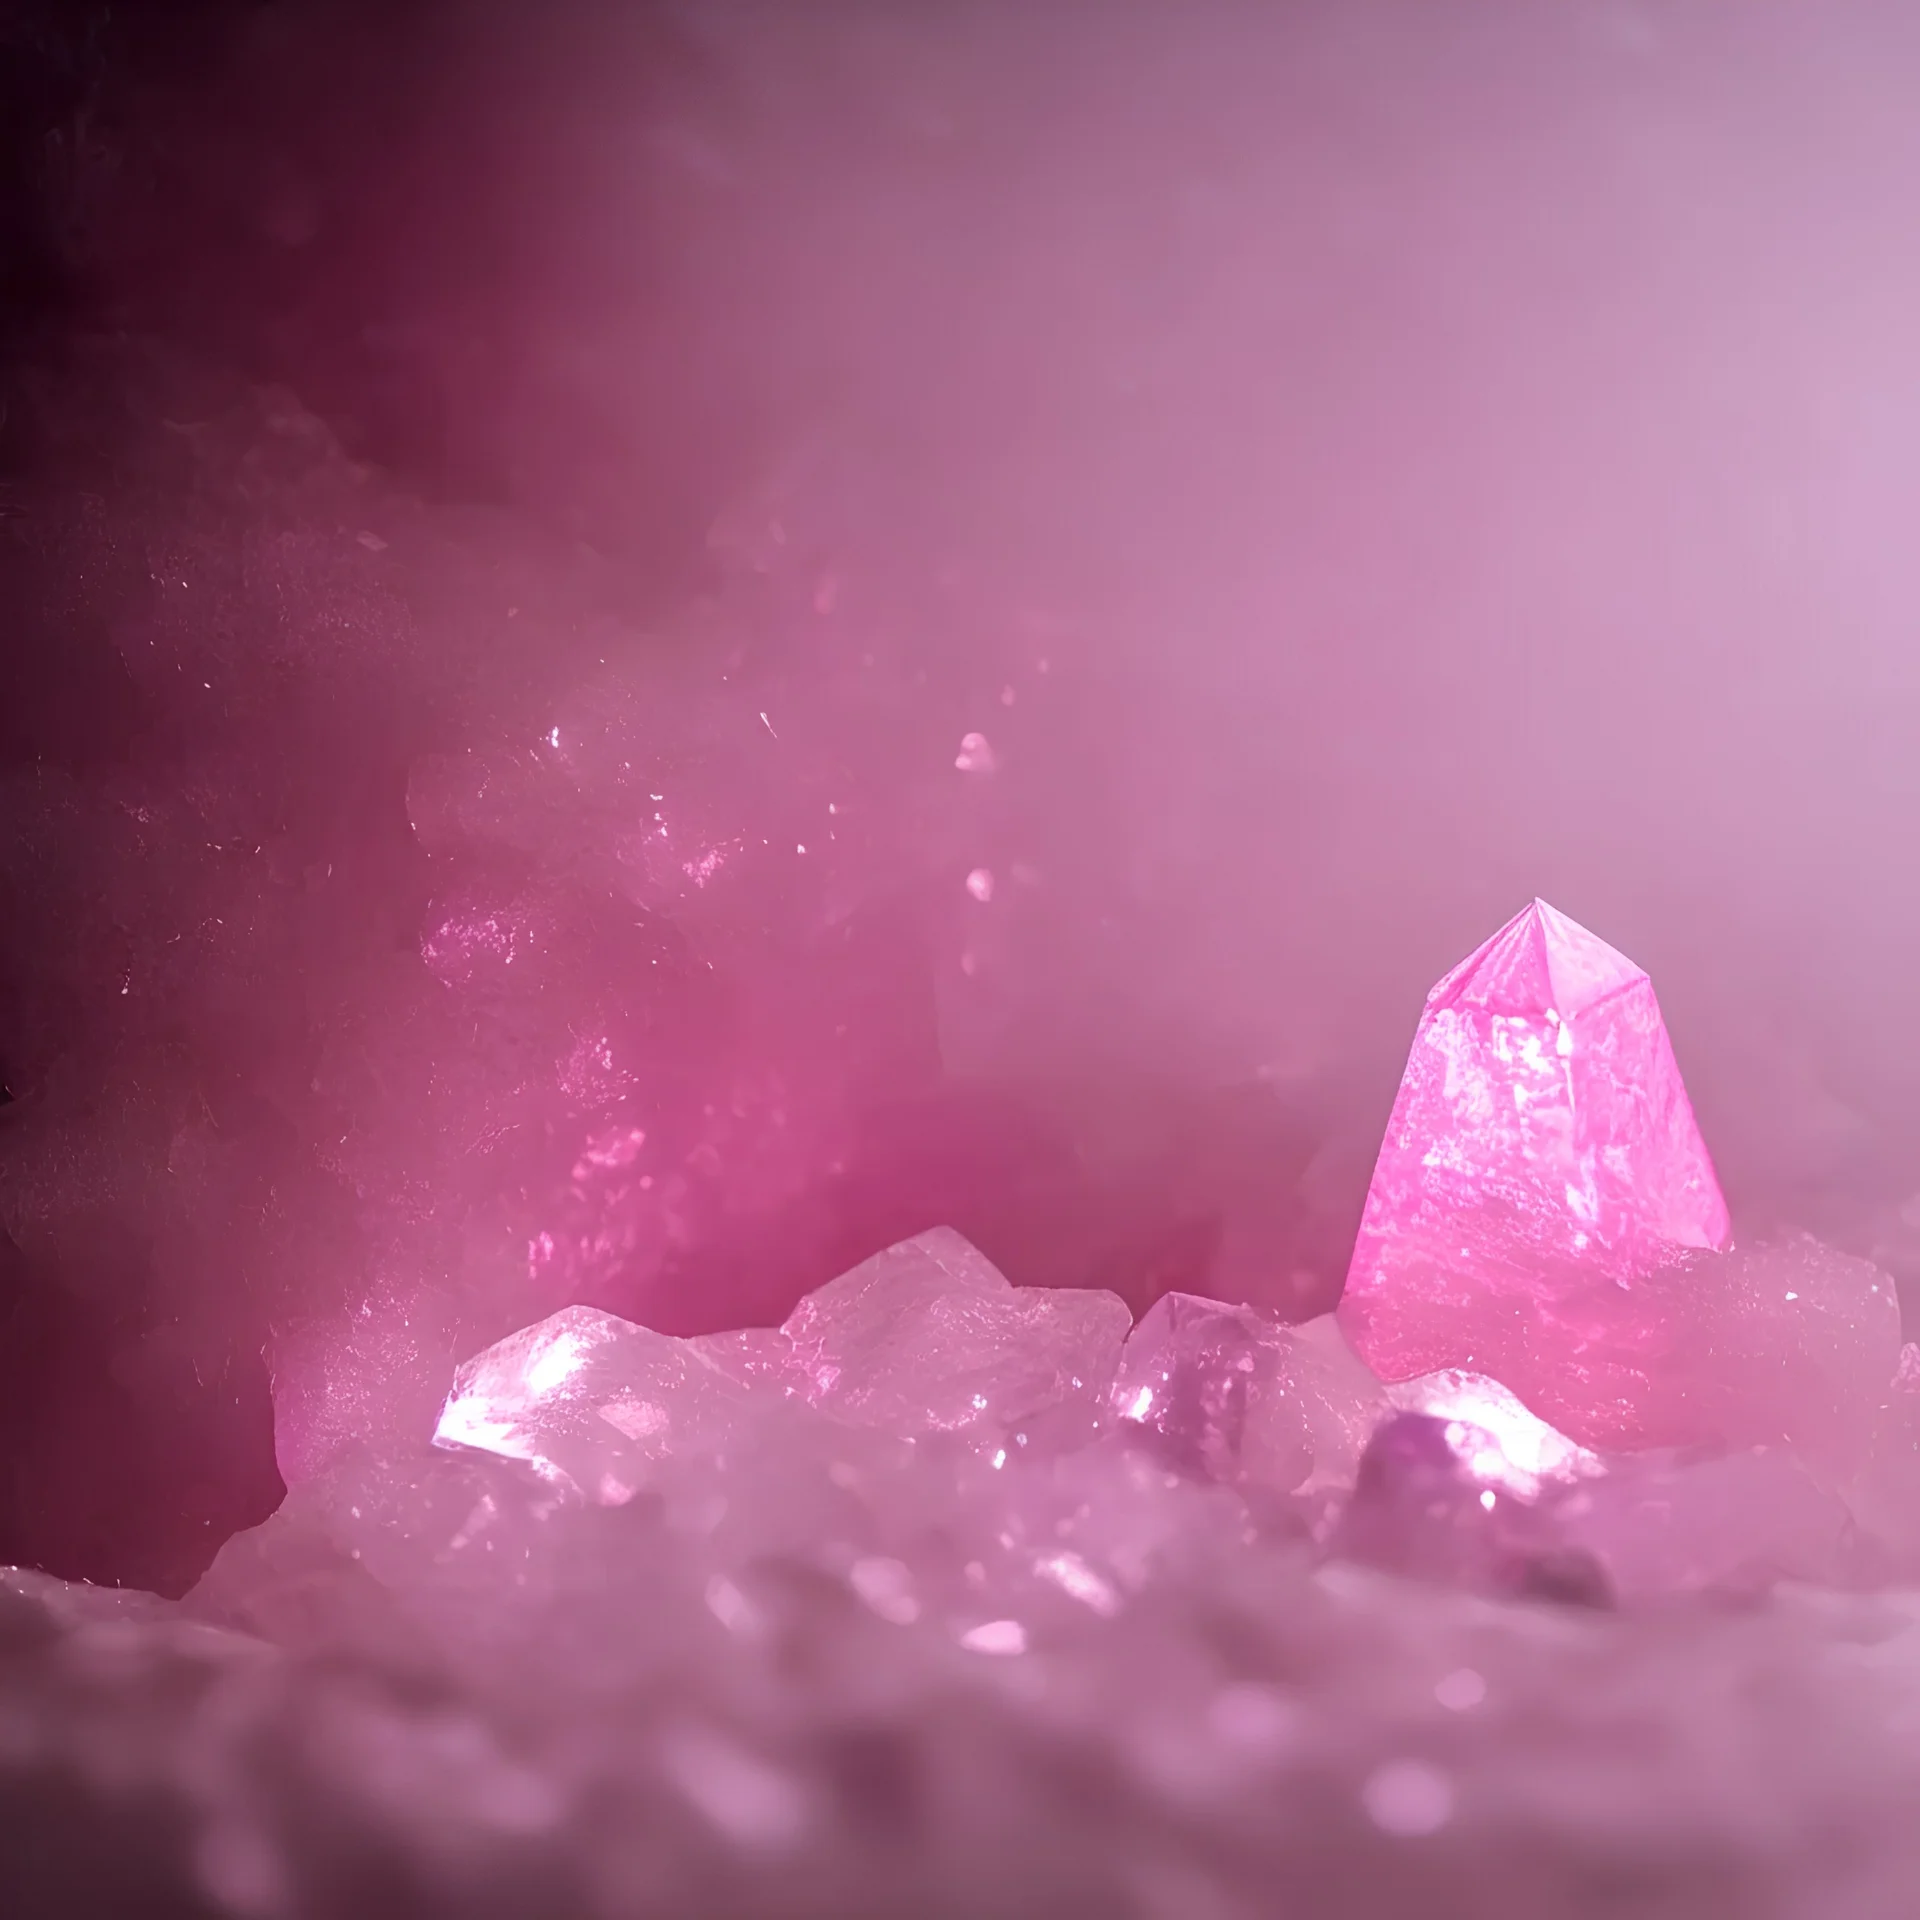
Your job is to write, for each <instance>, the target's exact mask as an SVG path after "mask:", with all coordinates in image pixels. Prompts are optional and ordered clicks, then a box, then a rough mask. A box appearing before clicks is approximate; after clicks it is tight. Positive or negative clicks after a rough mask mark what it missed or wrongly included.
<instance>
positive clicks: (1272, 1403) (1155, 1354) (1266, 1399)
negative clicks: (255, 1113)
mask: <svg viewBox="0 0 1920 1920" xmlns="http://www.w3.org/2000/svg"><path fill="white" fill-rule="evenodd" d="M1112 1406H1113V1411H1114V1413H1115V1414H1116V1415H1117V1416H1118V1417H1119V1418H1120V1419H1122V1420H1125V1421H1129V1422H1131V1423H1133V1424H1134V1425H1135V1426H1138V1427H1144V1428H1149V1429H1151V1430H1152V1431H1153V1432H1155V1433H1157V1434H1158V1435H1160V1437H1161V1440H1162V1442H1163V1443H1164V1445H1165V1446H1166V1448H1167V1450H1168V1452H1169V1454H1170V1455H1171V1457H1172V1458H1173V1460H1174V1461H1175V1462H1176V1463H1177V1464H1178V1465H1180V1466H1182V1467H1184V1468H1186V1469H1188V1470H1189V1471H1193V1470H1198V1471H1203V1472H1205V1473H1208V1474H1211V1475H1212V1476H1213V1477H1214V1478H1216V1479H1222V1480H1239V1479H1246V1480H1252V1481H1257V1482H1260V1483H1262V1484H1265V1485H1268V1486H1273V1487H1278V1488H1280V1489H1282V1490H1284V1491H1292V1490H1293V1489H1295V1488H1299V1487H1303V1486H1317V1485H1325V1484H1331V1483H1337V1482H1343V1481H1347V1480H1350V1479H1351V1478H1352V1475H1353V1471H1354V1467H1355V1465H1356V1464H1357V1462H1358V1460H1359V1457H1360V1450H1361V1448H1362V1447H1363V1446H1364V1445H1365V1443H1366V1438H1367V1435H1368V1433H1369V1432H1370V1431H1371V1430H1372V1428H1373V1426H1374V1424H1375V1422H1376V1421H1377V1420H1378V1419H1379V1418H1380V1416H1381V1414H1382V1413H1383V1412H1384V1411H1385V1410H1386V1409H1385V1404H1384V1402H1383V1401H1382V1399H1381V1397H1380V1386H1379V1382H1378V1381H1376V1380H1375V1379H1374V1377H1373V1376H1372V1375H1371V1374H1370V1373H1369V1372H1368V1371H1367V1369H1366V1368H1365V1367H1364V1366H1363V1365H1361V1363H1360V1362H1359V1360H1358V1359H1356V1358H1355V1357H1354V1354H1353V1352H1352V1350H1351V1349H1350V1348H1349V1347H1348V1346H1347V1344H1346V1341H1345V1339H1344V1337H1343V1336H1342V1335H1341V1333H1340V1330H1339V1328H1338V1327H1337V1326H1336V1325H1335V1324H1334V1322H1333V1319H1332V1316H1331V1315H1327V1316H1323V1317H1322V1318H1321V1319H1320V1320H1318V1321H1312V1322H1309V1323H1308V1324H1307V1325H1305V1326H1299V1327H1291V1326H1287V1325H1285V1324H1283V1323H1282V1322H1281V1321H1278V1320H1276V1319H1274V1318H1273V1317H1272V1316H1271V1315H1270V1314H1266V1313H1262V1312H1261V1311H1260V1310H1259V1309H1258V1308H1255V1307H1246V1306H1230V1305H1227V1304H1225V1303H1224V1302H1221V1301H1218V1300H1205V1299H1201V1298H1199V1297H1198V1296H1196V1295H1194V1294H1189V1293H1169V1294H1165V1295H1163V1296H1162V1297H1161V1298H1160V1299H1159V1300H1157V1301H1156V1302H1155V1303H1154V1304H1153V1306H1152V1307H1150V1308H1149V1309H1148V1310H1147V1312H1146V1313H1145V1314H1143V1315H1142V1316H1141V1319H1140V1324H1139V1325H1138V1326H1136V1327H1135V1328H1134V1330H1133V1332H1132V1333H1131V1334H1130V1335H1129V1336H1128V1339H1127V1346H1126V1352H1125V1353H1124V1355H1123V1356H1122V1358H1121V1362H1120V1370H1119V1372H1118V1374H1117V1375H1116V1376H1115V1378H1114V1384H1113V1394H1112Z"/></svg>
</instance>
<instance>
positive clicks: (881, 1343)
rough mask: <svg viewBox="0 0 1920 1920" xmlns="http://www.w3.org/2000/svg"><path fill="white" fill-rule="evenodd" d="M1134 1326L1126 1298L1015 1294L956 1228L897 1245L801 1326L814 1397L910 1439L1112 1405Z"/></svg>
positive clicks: (792, 1320)
mask: <svg viewBox="0 0 1920 1920" xmlns="http://www.w3.org/2000/svg"><path fill="white" fill-rule="evenodd" d="M1132 1318H1133V1316H1132V1315H1131V1314H1130V1313H1129V1312H1128V1311H1127V1307H1126V1304H1125V1303H1124V1302H1123V1301H1122V1300H1121V1299H1120V1298H1119V1297H1118V1295H1116V1294H1111V1293H1101V1292H1095V1291H1091V1290H1088V1291H1082V1290H1080V1289H1069V1288H1052V1287H1015V1286H1012V1285H1010V1284H1009V1283H1008V1281H1007V1279H1006V1277H1005V1276H1004V1275H1003V1274H1002V1273H1001V1272H1000V1271H999V1270H998V1269H997V1268H996V1267H995V1266H994V1265H993V1264H992V1263H991V1262H990V1261H989V1260H987V1259H986V1257H985V1256H984V1255H983V1254H981V1253H980V1252H978V1251H977V1250H976V1249H975V1248H973V1247H972V1246H970V1245H969V1244H968V1243H967V1242H966V1241H965V1240H963V1239H962V1238H961V1237H960V1236H959V1235H958V1234H957V1233H955V1232H953V1231H952V1229H951V1228H947V1227H937V1228H935V1229H934V1230H933V1231H931V1232H929V1233H923V1234H921V1235H919V1236H918V1237H917V1238H915V1239H912V1240H906V1241H903V1242H901V1243H900V1245H898V1246H894V1247H889V1248H888V1249H887V1250H886V1251H885V1252H884V1253H879V1254H876V1255H875V1256H874V1257H873V1258H872V1259H871V1260H866V1261H863V1262H862V1263H861V1264H860V1265H859V1266H857V1267H855V1268H854V1269H853V1270H852V1271H851V1272H849V1273H843V1274H842V1275H840V1277H839V1278H838V1279H837V1280H830V1281H829V1282H828V1283H827V1284H826V1285H825V1286H824V1287H821V1288H819V1289H817V1290H816V1291H815V1292H813V1293H811V1294H809V1295H808V1296H807V1298H806V1299H804V1300H802V1301H801V1302H800V1304H799V1305H798V1306H797V1307H796V1308H795V1309H794V1310H793V1312H792V1313H791V1314H790V1315H789V1316H788V1317H787V1322H786V1327H785V1332H786V1335H787V1337H788V1339H789V1340H790V1341H791V1343H792V1352H793V1365H794V1368H795V1370H796V1373H797V1376H798V1380H799V1383H800V1387H801V1390H802V1391H803V1392H804V1393H805V1395H806V1397H807V1398H808V1399H809V1400H811V1401H812V1402H813V1404H814V1405H815V1406H817V1407H819V1408H821V1409H822V1410H823V1411H824V1412H827V1413H830V1414H832V1415H833V1416H834V1417H835V1418H836V1419H839V1420H846V1421H855V1422H859V1423H861V1424H863V1425H872V1426H881V1427H886V1428H888V1429H890V1430H891V1431H893V1432H896V1433H924V1432H928V1431H933V1430H952V1429H956V1428H965V1427H975V1426H983V1425H984V1426H989V1427H992V1428H997V1429H1012V1428H1015V1427H1017V1426H1019V1425H1020V1424H1021V1423H1022V1422H1023V1421H1027V1420H1030V1419H1033V1418H1034V1417H1036V1416H1039V1415H1042V1414H1046V1413H1049V1412H1050V1411H1051V1410H1054V1409H1059V1408H1065V1407H1068V1406H1071V1405H1073V1404H1075V1403H1078V1404H1079V1405H1080V1406H1083V1407H1085V1408H1088V1409H1091V1408H1093V1407H1095V1406H1096V1405H1098V1404H1099V1402H1100V1401H1101V1400H1103V1399H1104V1397H1105V1395H1106V1391H1107V1388H1108V1385H1109V1383H1110V1382H1111V1380H1112V1378H1113V1373H1114V1368H1115V1366H1116V1365H1117V1364H1118V1361H1119V1357H1120V1346H1121V1342H1122V1341H1123V1340H1125V1338H1126V1336H1127V1329H1128V1327H1129V1325H1130V1324H1131V1321H1132Z"/></svg>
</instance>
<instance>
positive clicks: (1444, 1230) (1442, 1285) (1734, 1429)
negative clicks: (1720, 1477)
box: [1339, 901, 1900, 1484]
mask: <svg viewBox="0 0 1920 1920" xmlns="http://www.w3.org/2000/svg"><path fill="white" fill-rule="evenodd" d="M1726 1237H1727V1214H1726V1207H1725V1204H1724V1203H1723V1201H1722V1200H1721V1197H1720V1191H1719V1187H1718V1185H1717V1184H1716V1182H1715V1180H1714V1175H1713V1167H1712V1163H1711V1162H1710V1161H1709V1160H1708V1158H1707V1150H1706V1147H1705V1145H1704V1143H1703V1142H1702V1141H1701V1138H1700V1133H1699V1129H1698V1128H1697V1127H1696V1126H1695V1124H1694V1118H1693V1110H1692V1108H1691V1107H1690V1106H1689V1105H1688V1102H1687V1096H1686V1090H1685V1088H1684V1087H1683V1086H1682V1085H1681V1083H1680V1073H1679V1069H1678V1067H1677V1066H1676V1065H1675V1063H1674V1058H1673V1051H1672V1049H1671V1047H1670V1046H1669V1045H1668V1042H1667V1036H1666V1029H1665V1027H1664V1026H1663V1024H1662V1022H1661V1018H1660V1008H1659V1004H1658V1002H1657V1001H1656V1000H1655V999H1654V996H1653V988H1652V987H1651V985H1650V984H1649V983H1648V981H1647V977H1646V975H1645V974H1644V973H1642V972H1641V971H1640V970H1639V969H1638V968H1637V967H1635V966H1633V965H1632V964H1631V963H1630V962H1628V961H1627V960H1625V959H1623V958H1622V957H1621V956H1620V955H1619V954H1617V953H1615V952H1614V951H1613V949H1612V948H1611V947H1608V946H1606V945H1604V944H1603V943H1602V942H1600V941H1599V940H1597V939H1595V938H1594V936H1593V935H1592V934H1590V933H1587V932H1586V931H1585V930H1584V929H1582V928H1580V927H1577V926H1575V925H1574V924H1573V922H1572V921H1570V920H1568V919H1566V918H1565V917H1564V916H1563V915H1561V914H1558V913H1556V912H1554V910H1553V909H1552V908H1551V907H1548V906H1545V905H1543V904H1542V903H1541V902H1539V901H1535V903H1534V904H1533V905H1532V906H1531V907H1530V908H1528V910H1527V911H1526V912H1525V913H1523V914H1521V915H1520V916H1519V917H1518V918H1517V919H1516V920H1514V921H1512V922H1511V923H1510V924H1509V925H1507V926H1506V927H1504V928H1502V930H1501V931H1500V932H1499V933H1498V934H1496V935H1495V936H1494V938H1493V939H1492V940H1490V941H1489V942H1488V943H1487V944H1486V945H1485V946H1484V947H1482V948H1481V949H1480V951H1479V952H1478V953H1476V954H1474V955H1473V957H1472V958H1471V959H1469V960H1468V961H1466V962H1465V963H1464V964H1463V965H1462V966H1460V967H1457V968H1456V969H1455V970H1454V971H1453V972H1452V973H1450V974H1449V975H1448V976H1447V977H1446V978H1445V979H1444V980H1442V981H1441V982H1440V984H1439V985H1438V986H1437V987H1435V988H1434V990H1433V992H1432V994H1431V995H1430V996H1429V997H1428V1000H1427V1007H1426V1012H1425V1014H1424V1015H1423V1016H1422V1019H1421V1022H1420V1029H1419V1032H1418V1034H1417V1035H1416V1036H1415V1039H1414V1044H1413V1051H1412V1054H1411V1056H1410V1058H1409V1059H1408V1062H1407V1070H1406V1074H1405V1077H1404V1078H1403V1079H1402V1081H1401V1084H1400V1097H1399V1099H1398V1100H1397V1102H1396V1103H1395V1105H1394V1110H1393V1118H1392V1120H1391V1122H1390V1123H1389V1125H1388V1128H1387V1137H1386V1140H1385V1142H1384V1143H1383V1144H1382V1146H1381V1149H1380V1158H1379V1161H1378V1164H1377V1165H1376V1167H1375V1170H1374V1176H1373V1186H1372V1189H1371V1190H1370V1192H1369V1193H1368V1196H1367V1206H1366V1213H1365V1216H1364V1218H1363V1220H1362V1223H1361V1228H1360V1236H1359V1240H1358V1242H1357V1244H1356V1245H1355V1248H1354V1255H1353V1264H1352V1268H1351V1270H1350V1272H1349V1274H1348V1277H1347V1292H1346V1297H1345V1298H1344V1299H1343V1300H1342V1302H1341V1304H1340V1310H1339V1312H1340V1321H1341V1324H1342V1325H1343V1326H1344V1327H1345V1328H1346V1330H1347V1332H1348V1334H1349V1336H1350V1337H1351V1339H1352V1340H1353V1343H1354V1346H1355V1347H1356V1349H1357V1350H1358V1351H1359V1352H1360V1354H1361V1356H1362V1357H1363V1358H1364V1359H1365V1360H1366V1361H1367V1362H1368V1363H1369V1364H1370V1365H1371V1366H1372V1367H1373V1368H1374V1370H1375V1371H1376V1372H1377V1373H1379V1374H1380V1375H1381V1376H1382V1377H1383V1378H1385V1379H1387V1380H1391V1381H1404V1380H1408V1379H1411V1378H1414V1377H1416V1376H1419V1375H1423V1374H1429V1373H1438V1372H1442V1371H1445V1370H1448V1369H1458V1370H1461V1371H1464V1372H1468V1373H1474V1374H1479V1375H1484V1376H1487V1377H1488V1378H1490V1379H1492V1380H1495V1381H1498V1382H1499V1383H1500V1384H1501V1385H1502V1386H1504V1387H1506V1388H1508V1389H1510V1390H1511V1391H1512V1392H1513V1393H1514V1394H1515V1395H1517V1396H1518V1397H1519V1399H1520V1400H1521V1401H1522V1402H1523V1403H1524V1404H1525V1405H1526V1406H1527V1407H1528V1408H1529V1409H1530V1410H1531V1411H1532V1412H1533V1413H1535V1414H1537V1415H1538V1416H1540V1417H1541V1418H1542V1419H1544V1420H1546V1421H1548V1422H1550V1423H1551V1425H1552V1426H1553V1427H1555V1428H1557V1429H1558V1430H1559V1431H1560V1432H1561V1433H1563V1434H1565V1435H1566V1436H1567V1437H1568V1438H1569V1439H1570V1440H1572V1441H1574V1442H1576V1443H1577V1444H1578V1445H1580V1446H1582V1447H1589V1448H1595V1449H1599V1450H1602V1451H1612V1452H1619V1451H1627V1450H1635V1449H1643V1448H1649V1447H1699V1446H1710V1447H1744V1448H1751V1447H1787V1448H1790V1449H1792V1450H1793V1451H1794V1452H1795V1453H1796V1454H1797V1455H1798V1456H1799V1457H1800V1458H1801V1459H1802V1460H1804V1461H1805V1462H1806V1463H1807V1464H1808V1465H1809V1466H1810V1467H1813V1468H1815V1469H1816V1470H1817V1471H1819V1472H1821V1473H1823V1474H1824V1475H1826V1476H1827V1478H1828V1480H1829V1481H1830V1482H1832V1483H1836V1484H1837V1483H1838V1482H1839V1481H1843V1480H1844V1479H1845V1478H1846V1477H1847V1476H1848V1475H1850V1474H1851V1473H1853V1472H1855V1471H1856V1470H1857V1469H1858V1466H1859V1463H1860V1462H1861V1460H1862V1459H1863V1458H1864V1455H1865V1453H1866V1451H1867V1449H1868V1448H1869V1447H1870V1445H1871V1442H1872V1431H1873V1425H1874V1421H1875V1418H1876V1413H1875V1409H1877V1407H1878V1406H1879V1405H1880V1404H1881V1403H1882V1402H1883V1401H1884V1400H1885V1398H1886V1390H1887V1384H1888V1382H1889V1381H1890V1380H1891V1379H1892V1377H1893V1373H1894V1369H1895V1366H1896V1364H1897V1362H1898V1355H1899V1340H1900V1334H1899V1308H1898V1304H1897V1302H1896V1300H1895V1297H1894V1290H1893V1285H1892V1282H1891V1281H1889V1280H1888V1279H1887V1277H1886V1276H1885V1275H1884V1274H1882V1273H1880V1272H1878V1271H1877V1270H1876V1269H1875V1268H1874V1267H1872V1266H1871V1265H1869V1264H1868V1263H1867V1262H1866V1261H1863V1260H1856V1259H1851V1258H1849V1257H1847V1256H1845V1255H1843V1254H1838V1253H1835V1252H1834V1251H1832V1250H1831V1249H1830V1248H1825V1247H1821V1246H1819V1245H1817V1244H1816V1243H1815V1242H1812V1241H1810V1240H1804V1239H1801V1240H1790V1241H1785V1242H1781V1243H1777V1244H1774V1245H1770V1246H1760V1247H1753V1248H1745V1249H1742V1250H1740V1251H1738V1252H1727V1251H1722V1250H1721V1249H1722V1248H1723V1247H1724V1243H1725V1240H1726Z"/></svg>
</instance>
